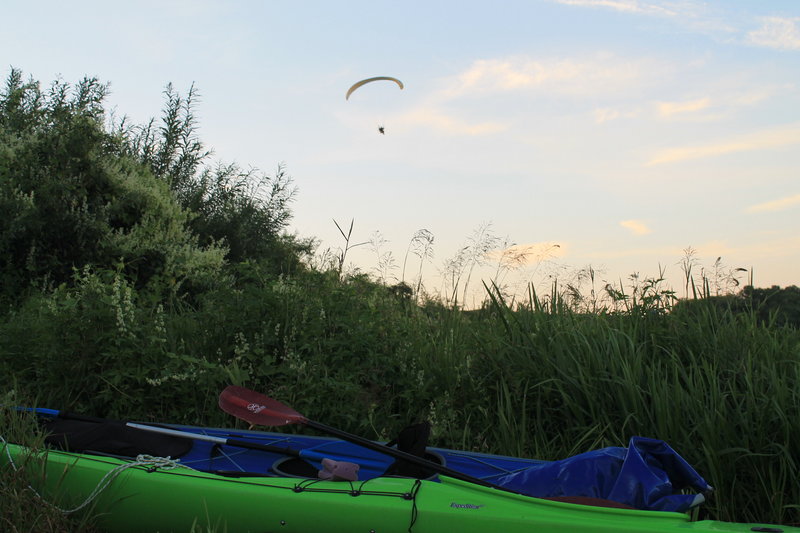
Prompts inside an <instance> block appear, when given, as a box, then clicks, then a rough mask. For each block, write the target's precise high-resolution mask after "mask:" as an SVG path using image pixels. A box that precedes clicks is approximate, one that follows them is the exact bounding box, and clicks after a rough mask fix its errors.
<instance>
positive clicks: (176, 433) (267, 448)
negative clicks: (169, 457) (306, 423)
mask: <svg viewBox="0 0 800 533" xmlns="http://www.w3.org/2000/svg"><path fill="white" fill-rule="evenodd" d="M125 425H126V426H128V427H129V428H133V429H141V430H142V431H151V432H153V433H160V434H162V435H170V436H173V437H183V438H186V439H195V440H202V441H205V442H213V443H215V444H225V445H227V446H236V447H237V448H249V449H251V450H259V451H263V452H271V453H280V454H283V455H291V456H294V457H300V452H299V451H297V450H293V449H292V448H284V447H283V446H273V445H271V444H261V443H258V442H249V441H246V440H239V439H230V438H225V437H215V436H213V435H203V434H202V433H193V432H191V431H181V430H178V429H171V428H162V427H158V426H147V425H145V424H137V423H135V422H126V423H125Z"/></svg>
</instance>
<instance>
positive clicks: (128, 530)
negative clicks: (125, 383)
mask: <svg viewBox="0 0 800 533" xmlns="http://www.w3.org/2000/svg"><path fill="white" fill-rule="evenodd" d="M1 448H2V449H0V464H2V465H4V466H6V464H7V463H9V461H13V462H14V463H15V464H16V465H19V464H23V463H25V464H27V465H28V467H29V468H31V467H32V465H40V466H38V467H35V468H41V469H42V475H41V476H36V479H40V480H41V483H40V484H39V486H37V487H36V488H37V489H38V490H39V491H40V492H41V494H42V496H43V497H44V498H45V499H46V500H47V501H50V502H54V503H56V504H57V505H58V506H59V507H61V508H62V509H68V508H74V507H78V506H81V505H83V504H84V503H85V502H87V501H88V502H90V503H89V504H88V506H89V507H90V508H91V509H92V512H93V513H94V514H95V515H97V516H98V517H99V518H98V520H99V525H100V527H102V528H103V529H104V530H106V531H108V532H109V533H134V532H156V531H157V532H161V533H167V532H181V533H184V532H187V531H189V530H190V529H191V528H192V526H193V525H196V526H200V528H202V530H204V531H205V530H206V528H208V529H209V530H210V531H220V532H221V531H226V532H228V533H246V532H252V533H267V532H281V533H289V532H298V533H309V532H315V533H355V532H364V533H371V532H374V533H390V532H408V531H411V532H414V533H443V532H455V531H457V532H459V533H470V532H474V533H486V532H490V531H497V532H504V533H514V532H527V533H530V532H537V533H546V532H554V533H555V532H558V533H564V532H573V533H584V532H585V533H589V532H615V533H617V532H642V533H644V532H653V533H655V532H676V533H677V532H691V531H694V532H709V533H711V532H748V531H761V532H770V531H772V532H780V531H786V532H789V531H794V532H800V529H798V528H791V527H784V526H768V525H763V524H737V523H727V522H718V521H697V522H692V521H690V519H689V517H688V515H686V514H683V513H677V512H663V511H642V510H634V509H620V508H611V507H603V506H595V505H585V504H575V503H565V502H562V501H551V500H546V499H539V498H533V497H528V496H523V495H520V494H514V493H511V492H507V491H502V490H497V489H495V488H492V487H486V486H481V485H477V484H474V483H469V482H466V481H462V480H458V479H453V478H450V477H447V476H444V475H441V476H439V478H440V481H438V482H436V481H429V480H419V479H412V478H404V477H377V478H374V479H369V480H366V481H326V480H320V479H313V478H311V479H305V478H297V477H274V476H272V477H267V476H263V477H261V476H244V477H228V476H226V475H223V474H221V473H210V472H203V471H199V470H194V469H191V468H187V467H185V466H181V465H179V464H176V463H174V462H170V461H163V460H161V461H159V460H157V459H153V458H149V457H144V456H141V455H140V456H138V457H137V459H136V460H123V459H118V458H113V457H105V456H102V455H93V454H90V453H73V452H66V451H60V450H48V451H46V452H40V453H38V454H34V455H33V456H31V455H30V451H29V450H28V449H27V448H24V447H20V446H17V445H14V444H7V445H3V446H2V447H1Z"/></svg>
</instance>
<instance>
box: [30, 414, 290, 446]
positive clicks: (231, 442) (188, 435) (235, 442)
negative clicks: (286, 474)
mask: <svg viewBox="0 0 800 533" xmlns="http://www.w3.org/2000/svg"><path fill="white" fill-rule="evenodd" d="M21 410H25V411H33V412H35V413H37V414H42V415H46V416H55V417H59V418H66V419H71V420H82V421H84V422H97V423H103V422H114V421H112V420H108V419H105V418H98V417H94V416H87V415H79V414H74V413H65V412H63V411H57V410H55V409H43V408H39V407H36V408H32V407H25V408H21ZM117 423H124V424H125V425H126V426H128V427H129V428H133V429H139V430H142V431H150V432H151V433H161V434H162V435H171V436H173V437H183V438H185V439H193V440H201V441H205V442H213V443H215V444H225V445H227V446H236V447H237V448H248V449H251V450H259V451H262V452H270V453H278V454H282V455H291V456H293V457H300V452H299V451H298V450H295V449H292V448H286V447H284V446H274V445H271V444H261V443H258V442H249V441H246V440H239V439H232V438H224V437H215V436H213V435H203V434H202V433H193V432H191V431H181V430H177V429H171V428H164V427H159V426H150V425H146V424H139V423H136V422H117Z"/></svg>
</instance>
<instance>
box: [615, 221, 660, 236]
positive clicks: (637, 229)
mask: <svg viewBox="0 0 800 533" xmlns="http://www.w3.org/2000/svg"><path fill="white" fill-rule="evenodd" d="M619 225H620V226H622V227H623V228H626V229H628V230H630V231H631V233H633V234H634V235H647V234H648V233H652V231H653V230H651V229H650V228H648V227H647V225H645V223H644V222H642V221H641V220H623V221H621V222H620V223H619Z"/></svg>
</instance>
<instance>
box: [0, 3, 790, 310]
mask: <svg viewBox="0 0 800 533" xmlns="http://www.w3.org/2000/svg"><path fill="white" fill-rule="evenodd" d="M4 4H5V5H4V7H3V10H2V11H3V17H4V19H5V21H6V23H5V24H4V25H3V30H2V31H0V66H1V67H2V75H3V77H6V76H7V75H8V73H9V72H10V69H11V67H15V68H18V69H21V70H22V71H23V73H24V74H25V75H26V76H28V77H32V78H34V79H37V80H39V81H41V82H42V83H43V84H45V85H46V84H49V83H50V82H51V81H53V80H54V79H56V78H61V79H63V80H64V81H67V82H73V83H74V82H77V81H79V80H80V79H82V78H83V77H84V76H95V77H97V78H99V79H100V80H101V81H103V82H107V83H109V85H110V94H109V97H108V99H107V106H108V108H109V109H114V110H115V113H117V114H119V115H126V116H127V117H128V119H129V120H130V121H132V122H134V123H144V122H146V121H147V120H149V119H150V118H151V117H158V116H160V112H161V109H162V108H163V105H164V97H163V91H164V88H165V87H166V85H167V84H168V83H172V84H173V86H174V87H175V89H176V90H177V91H179V92H181V93H182V94H184V95H185V94H186V93H187V92H188V90H189V88H190V87H191V86H192V85H194V87H195V88H196V89H197V91H198V92H199V94H200V99H199V103H198V104H197V107H196V109H195V112H196V115H197V117H198V120H199V127H200V130H199V135H200V138H201V140H202V141H203V142H204V143H205V145H206V146H207V147H208V148H211V149H213V156H212V157H213V161H222V162H226V163H230V162H236V163H238V164H239V165H241V166H242V167H245V168H250V167H254V168H257V169H259V170H260V171H262V172H264V173H266V174H269V175H273V174H274V173H275V172H276V169H277V168H278V166H279V165H283V166H284V167H285V170H286V172H287V174H289V175H290V176H291V177H292V179H293V182H294V185H295V186H296V187H297V193H296V196H295V201H294V203H293V204H292V211H293V213H294V217H293V219H292V222H291V224H290V227H289V231H291V232H293V233H296V234H297V235H299V236H301V237H314V238H315V239H316V240H317V241H318V243H319V244H318V248H317V250H318V254H317V259H316V261H320V262H321V261H324V260H325V258H326V257H327V258H330V257H335V256H337V255H339V254H341V251H342V249H343V248H344V246H345V239H344V236H343V234H342V233H340V230H339V228H341V229H342V230H343V231H344V233H347V232H348V230H349V228H350V224H351V222H352V228H353V229H352V234H351V236H350V241H349V244H350V245H356V244H360V243H366V244H362V245H360V246H353V247H351V248H350V249H349V250H348V251H347V254H346V260H345V264H346V268H347V269H348V270H350V271H353V270H354V269H358V270H360V271H362V272H365V273H368V274H370V275H371V276H373V277H375V278H378V279H383V280H385V281H386V282H389V283H396V282H398V281H400V280H403V281H405V282H407V283H411V284H413V283H415V282H416V277H417V276H418V275H419V273H420V272H421V273H422V277H423V280H424V287H425V289H426V290H427V292H428V293H429V294H433V295H438V296H440V297H442V298H446V299H450V298H452V297H453V295H457V296H458V299H459V300H460V301H462V302H464V303H466V304H467V305H475V304H476V302H479V301H480V300H481V299H482V298H483V295H484V292H483V291H484V289H483V286H482V283H481V281H485V282H487V283H491V282H496V283H497V284H498V285H499V286H502V287H504V288H505V291H506V292H507V294H508V295H509V296H511V295H515V296H516V297H517V298H522V297H523V296H524V294H526V293H527V291H526V288H527V287H528V286H529V284H533V286H534V287H536V288H537V290H539V291H540V292H542V291H543V290H544V291H545V292H546V291H547V290H548V289H547V287H550V286H551V284H552V283H553V281H554V280H558V282H559V283H560V284H561V286H567V285H568V284H573V285H574V286H576V287H579V288H580V290H581V292H582V293H583V294H588V293H589V291H591V289H592V288H594V289H595V290H596V291H600V292H602V287H603V286H604V285H605V284H606V283H611V284H612V285H614V286H616V287H618V288H620V287H621V288H625V290H626V291H627V292H630V291H631V290H632V289H631V287H632V286H633V285H634V284H637V283H638V284H639V285H641V283H642V281H643V280H645V279H647V278H658V277H660V276H662V275H663V276H664V278H665V281H664V282H663V283H662V285H661V286H662V287H664V288H670V287H671V288H673V289H675V291H676V293H677V295H678V296H684V295H685V294H687V292H686V283H685V280H686V270H687V265H689V264H691V266H692V270H691V274H692V275H693V276H694V277H695V279H696V280H699V276H702V275H705V276H706V277H707V278H708V279H709V280H710V281H711V284H712V285H711V286H712V290H716V289H719V290H720V291H722V290H730V289H731V288H733V286H732V285H731V284H730V283H729V282H728V281H726V280H729V279H730V278H731V276H733V277H735V278H736V279H737V280H738V281H740V282H741V283H742V284H745V283H749V281H750V279H751V278H752V281H753V282H754V284H755V285H756V286H758V287H768V286H772V285H780V286H788V285H798V284H800V267H798V265H800V1H797V0H769V1H752V0H748V1H742V0H715V1H708V2H700V1H695V0H675V1H666V0H641V1H638V0H525V1H500V0H499V1H497V2H493V3H491V4H490V3H487V2H485V1H484V2H475V1H470V0H458V1H449V0H443V1H436V2H431V1H424V2H423V1H414V0H408V1H405V2H391V1H382V0H370V1H369V2H367V1H363V2H362V1H350V2H323V1H313V0H312V1H306V2H276V1H261V2H257V1H229V2H210V1H204V0H198V1H181V2H170V1H165V0H162V1H159V2H147V1H142V2H125V3H122V2H118V3H115V2H107V1H106V2H88V1H86V2H84V1H79V0H77V1H75V2H61V1H59V2H56V1H51V0H44V1H42V2H36V3H30V2H10V1H7V2H5V3H4ZM9 21H12V22H11V23H9ZM373 76H393V77H396V78H398V79H400V80H402V81H403V84H404V88H403V89H402V90H401V89H400V88H399V87H398V86H397V85H396V84H394V83H392V82H388V81H383V82H375V83H371V84H367V85H364V86H363V87H361V88H359V89H358V90H357V91H356V92H354V93H353V95H352V96H351V97H350V99H349V100H345V93H346V91H347V89H348V88H349V87H350V86H351V85H352V84H353V83H355V82H356V81H358V80H361V79H364V78H368V77H373ZM381 126H382V127H383V128H384V131H385V134H384V135H382V134H380V133H379V131H378V127H381ZM337 224H338V227H337ZM423 230H424V231H423ZM415 236H416V238H415ZM423 237H425V238H423ZM430 239H432V242H430ZM326 251H327V253H326ZM738 269H743V270H738ZM589 274H591V275H589ZM631 276H638V280H639V281H638V282H635V281H633V279H632V277H631ZM592 279H594V281H592ZM454 281H457V285H454Z"/></svg>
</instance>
